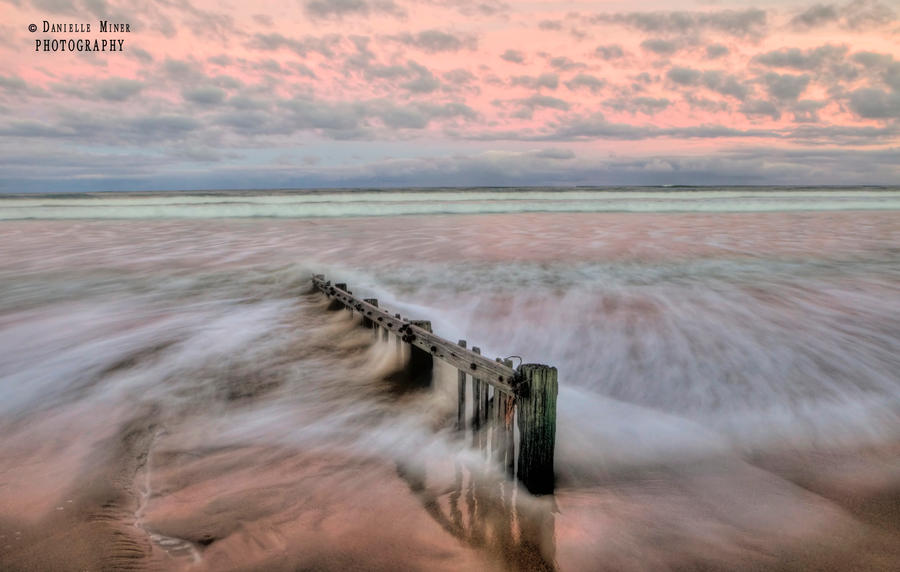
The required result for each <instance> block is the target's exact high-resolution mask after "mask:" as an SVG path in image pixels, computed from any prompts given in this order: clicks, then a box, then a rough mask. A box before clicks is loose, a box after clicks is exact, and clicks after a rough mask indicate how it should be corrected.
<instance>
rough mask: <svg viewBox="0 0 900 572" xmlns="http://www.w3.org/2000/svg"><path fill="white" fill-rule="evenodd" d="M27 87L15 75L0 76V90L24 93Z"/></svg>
mask: <svg viewBox="0 0 900 572" xmlns="http://www.w3.org/2000/svg"><path fill="white" fill-rule="evenodd" d="M27 87H28V84H27V83H25V80H24V79H22V78H20V77H19V76H17V75H9V76H3V75H0V88H2V89H4V90H6V91H24V90H25V88H27Z"/></svg>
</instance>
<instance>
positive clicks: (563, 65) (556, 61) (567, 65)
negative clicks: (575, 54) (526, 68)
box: [549, 56, 587, 71]
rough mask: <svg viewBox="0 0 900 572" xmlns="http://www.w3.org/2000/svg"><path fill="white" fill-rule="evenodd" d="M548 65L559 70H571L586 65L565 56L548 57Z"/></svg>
mask: <svg viewBox="0 0 900 572" xmlns="http://www.w3.org/2000/svg"><path fill="white" fill-rule="evenodd" d="M549 63H550V67H552V68H553V69H555V70H559V71H571V70H577V69H584V68H586V67H587V66H586V65H585V64H583V63H581V62H576V61H574V60H572V59H569V58H567V57H565V56H558V57H555V58H550V60H549Z"/></svg>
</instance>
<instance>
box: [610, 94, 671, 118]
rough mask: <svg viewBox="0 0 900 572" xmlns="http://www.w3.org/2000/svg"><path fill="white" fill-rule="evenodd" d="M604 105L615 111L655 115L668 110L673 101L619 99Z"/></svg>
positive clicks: (635, 98) (644, 98)
mask: <svg viewBox="0 0 900 572" xmlns="http://www.w3.org/2000/svg"><path fill="white" fill-rule="evenodd" d="M603 103H604V105H606V106H607V107H609V108H610V109H614V110H615V111H626V112H628V113H631V114H635V113H638V112H640V113H644V114H646V115H653V114H655V113H657V112H659V111H662V110H664V109H666V108H667V107H669V105H671V104H672V102H671V101H669V100H668V99H666V98H664V97H662V98H654V97H633V98H618V99H610V100H607V101H604V102H603Z"/></svg>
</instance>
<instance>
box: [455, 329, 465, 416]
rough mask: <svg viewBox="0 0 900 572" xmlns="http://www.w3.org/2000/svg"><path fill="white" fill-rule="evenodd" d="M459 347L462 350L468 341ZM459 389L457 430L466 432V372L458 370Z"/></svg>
mask: <svg viewBox="0 0 900 572" xmlns="http://www.w3.org/2000/svg"><path fill="white" fill-rule="evenodd" d="M458 343H459V346H460V347H461V348H465V347H466V340H459V342H458ZM456 376H457V387H456V391H457V394H458V403H457V407H456V428H457V429H458V430H459V431H465V429H466V372H465V371H463V370H461V369H460V370H457V373H456Z"/></svg>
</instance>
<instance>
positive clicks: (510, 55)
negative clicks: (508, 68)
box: [500, 50, 525, 64]
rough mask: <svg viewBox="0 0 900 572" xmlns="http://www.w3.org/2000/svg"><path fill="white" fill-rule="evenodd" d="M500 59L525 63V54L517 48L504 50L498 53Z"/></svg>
mask: <svg viewBox="0 0 900 572" xmlns="http://www.w3.org/2000/svg"><path fill="white" fill-rule="evenodd" d="M500 59H503V60H506V61H508V62H512V63H514V64H521V63H525V54H523V53H522V52H520V51H519V50H506V51H505V52H503V53H502V54H500Z"/></svg>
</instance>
